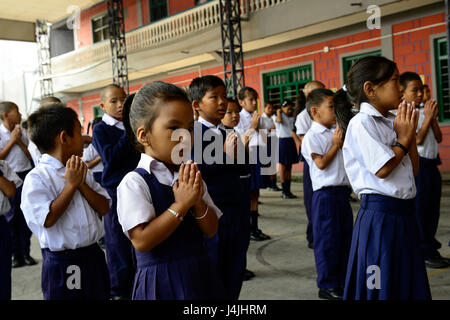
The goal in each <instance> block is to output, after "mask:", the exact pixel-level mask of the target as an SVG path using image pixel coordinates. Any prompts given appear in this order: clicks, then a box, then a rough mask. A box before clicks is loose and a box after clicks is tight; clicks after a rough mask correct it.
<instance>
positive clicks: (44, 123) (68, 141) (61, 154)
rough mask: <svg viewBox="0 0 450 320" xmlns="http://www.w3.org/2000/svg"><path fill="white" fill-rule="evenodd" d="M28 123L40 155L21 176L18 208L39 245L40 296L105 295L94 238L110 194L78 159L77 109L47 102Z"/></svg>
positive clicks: (100, 230)
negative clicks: (36, 162)
mask: <svg viewBox="0 0 450 320" xmlns="http://www.w3.org/2000/svg"><path fill="white" fill-rule="evenodd" d="M28 124H29V133H30V137H31V139H32V140H33V142H34V143H35V144H36V145H37V146H38V148H39V149H40V150H41V151H42V153H43V155H42V157H41V160H40V162H39V164H38V165H37V167H36V168H34V169H33V170H31V172H30V173H29V175H28V176H27V177H26V178H25V181H24V186H23V190H24V192H23V193H22V204H21V208H22V210H23V212H24V216H25V220H26V222H27V224H28V226H29V227H30V229H31V230H32V232H33V233H34V234H35V236H36V237H37V238H38V239H39V243H40V246H41V249H42V255H43V262H42V291H43V294H44V299H46V300H55V299H56V300H66V299H70V300H92V299H101V300H105V299H108V298H109V278H108V269H107V266H106V260H105V254H104V253H103V251H102V250H101V249H100V247H99V246H98V244H97V241H98V240H99V239H100V238H101V237H102V236H103V235H104V229H103V222H102V217H103V216H104V215H105V214H106V213H107V212H108V211H109V207H110V202H111V199H110V198H109V196H108V194H107V192H106V191H105V190H104V189H103V188H102V187H101V186H100V185H99V184H98V183H97V182H95V181H94V179H93V177H92V174H91V173H90V172H88V170H87V167H86V164H85V163H84V162H83V161H82V160H81V156H82V154H83V139H82V136H81V125H80V122H79V121H78V118H77V114H76V113H75V111H73V110H72V109H70V108H61V107H59V106H54V107H48V108H45V109H40V110H38V111H37V112H35V113H33V114H32V115H30V117H29V118H28Z"/></svg>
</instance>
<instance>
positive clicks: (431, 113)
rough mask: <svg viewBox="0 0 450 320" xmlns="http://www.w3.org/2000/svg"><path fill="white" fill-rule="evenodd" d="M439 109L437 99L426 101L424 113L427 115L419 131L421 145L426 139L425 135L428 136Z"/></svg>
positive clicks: (418, 136)
mask: <svg viewBox="0 0 450 320" xmlns="http://www.w3.org/2000/svg"><path fill="white" fill-rule="evenodd" d="M437 111H438V108H437V102H436V100H428V101H427V102H426V103H425V107H424V108H423V115H424V116H425V120H424V121H423V124H422V127H421V128H420V130H419V132H417V136H416V143H417V145H421V144H422V143H423V142H424V141H425V137H426V136H427V133H428V130H429V129H430V127H431V125H432V123H433V119H436V116H437Z"/></svg>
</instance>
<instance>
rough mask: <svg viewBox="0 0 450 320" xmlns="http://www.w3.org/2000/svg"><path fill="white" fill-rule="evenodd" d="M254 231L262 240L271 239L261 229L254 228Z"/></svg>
mask: <svg viewBox="0 0 450 320" xmlns="http://www.w3.org/2000/svg"><path fill="white" fill-rule="evenodd" d="M256 233H257V234H258V235H259V237H260V238H262V239H263V240H269V239H271V238H270V236H268V235H267V234H265V233H263V232H262V231H261V229H258V230H256Z"/></svg>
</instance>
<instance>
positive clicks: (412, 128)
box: [375, 102, 418, 179]
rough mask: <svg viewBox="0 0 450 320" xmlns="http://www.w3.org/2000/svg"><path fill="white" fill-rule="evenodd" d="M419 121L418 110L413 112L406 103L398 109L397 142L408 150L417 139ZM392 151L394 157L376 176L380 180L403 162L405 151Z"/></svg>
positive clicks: (395, 124) (395, 147)
mask: <svg viewBox="0 0 450 320" xmlns="http://www.w3.org/2000/svg"><path fill="white" fill-rule="evenodd" d="M417 119H418V112H417V110H413V109H412V108H410V107H408V106H407V105H406V103H405V102H402V103H401V104H400V106H399V107H398V109H397V116H396V117H395V120H394V130H395V132H396V133H397V141H398V142H399V143H400V144H401V145H403V146H404V147H405V148H407V149H409V148H410V147H411V146H410V144H411V141H412V140H413V139H414V138H415V134H416V128H417ZM392 151H393V152H394V157H392V158H391V159H390V160H389V161H388V162H386V164H385V165H384V166H383V167H381V168H380V169H379V170H378V171H377V172H376V174H375V175H376V176H377V177H378V178H381V179H384V178H386V177H387V176H388V175H389V174H390V173H391V172H392V171H393V170H394V169H395V168H396V167H397V166H398V165H399V164H400V162H402V159H403V157H404V156H405V152H404V151H403V149H401V148H400V147H397V146H393V147H392ZM413 157H414V155H413ZM413 170H414V168H413Z"/></svg>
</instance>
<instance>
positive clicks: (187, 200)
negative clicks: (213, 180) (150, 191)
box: [128, 164, 201, 252]
mask: <svg viewBox="0 0 450 320" xmlns="http://www.w3.org/2000/svg"><path fill="white" fill-rule="evenodd" d="M185 168H187V169H186V170H187V171H186V172H185ZM182 172H183V175H181V173H182ZM186 174H188V178H187V179H186V178H185V176H186ZM180 176H181V179H180V178H179V179H178V181H177V182H176V183H175V184H174V186H173V192H174V196H175V202H174V203H172V204H171V205H170V207H169V209H171V210H173V211H175V212H176V213H178V214H179V215H180V216H181V217H184V216H185V215H186V213H187V212H188V210H189V208H191V207H192V206H193V205H194V204H195V203H196V201H197V198H198V194H199V192H200V190H199V187H198V186H199V184H200V182H201V174H200V172H199V171H197V173H195V168H194V167H193V165H190V164H182V165H181V167H180ZM194 186H196V188H197V189H195V187H194ZM180 223H181V220H180V219H178V218H176V217H175V216H174V215H173V214H172V213H171V212H170V211H169V210H166V211H164V212H163V213H162V214H160V215H159V216H158V217H156V218H155V219H153V220H151V221H150V222H148V223H141V224H139V225H137V226H136V227H134V228H133V229H131V230H128V234H129V236H130V240H131V242H132V243H133V246H134V247H135V248H136V250H138V251H140V252H146V251H150V250H152V249H153V248H154V247H156V246H157V245H158V244H160V243H161V242H163V241H165V240H166V239H167V238H168V237H169V236H170V235H171V234H172V233H173V232H174V231H175V229H176V228H177V227H178V226H179V225H180Z"/></svg>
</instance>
